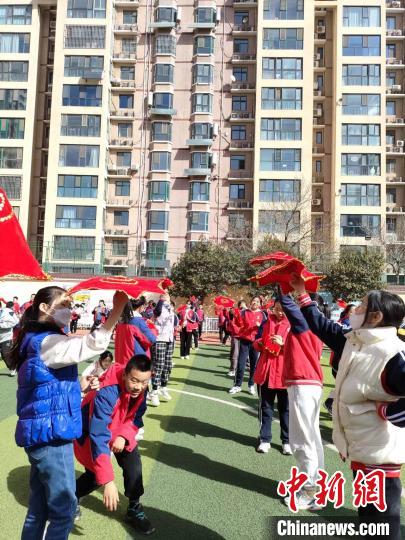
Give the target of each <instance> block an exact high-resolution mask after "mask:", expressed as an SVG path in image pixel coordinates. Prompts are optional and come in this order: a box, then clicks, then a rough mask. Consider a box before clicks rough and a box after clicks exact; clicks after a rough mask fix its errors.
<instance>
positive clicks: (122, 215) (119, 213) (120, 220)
mask: <svg viewBox="0 0 405 540" xmlns="http://www.w3.org/2000/svg"><path fill="white" fill-rule="evenodd" d="M128 224H129V212H128V210H114V225H124V226H128Z"/></svg>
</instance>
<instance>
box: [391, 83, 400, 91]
mask: <svg viewBox="0 0 405 540" xmlns="http://www.w3.org/2000/svg"><path fill="white" fill-rule="evenodd" d="M401 88H402V87H401V85H400V84H393V85H392V86H391V90H395V91H396V92H400V91H401Z"/></svg>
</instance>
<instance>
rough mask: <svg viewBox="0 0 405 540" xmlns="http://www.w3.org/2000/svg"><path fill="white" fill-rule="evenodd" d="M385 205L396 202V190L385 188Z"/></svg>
mask: <svg viewBox="0 0 405 540" xmlns="http://www.w3.org/2000/svg"><path fill="white" fill-rule="evenodd" d="M386 197H387V204H395V203H396V202H397V190H396V189H395V188H387V194H386Z"/></svg>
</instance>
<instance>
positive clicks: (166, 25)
mask: <svg viewBox="0 0 405 540" xmlns="http://www.w3.org/2000/svg"><path fill="white" fill-rule="evenodd" d="M175 26H176V23H175V22H173V21H156V22H153V23H151V24H150V25H149V29H152V28H156V29H158V30H171V29H172V28H174V27H175Z"/></svg>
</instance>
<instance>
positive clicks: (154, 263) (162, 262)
mask: <svg viewBox="0 0 405 540" xmlns="http://www.w3.org/2000/svg"><path fill="white" fill-rule="evenodd" d="M142 266H144V267H145V268H164V269H169V268H170V261H169V259H156V258H155V259H145V260H144V261H143V264H142Z"/></svg>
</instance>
